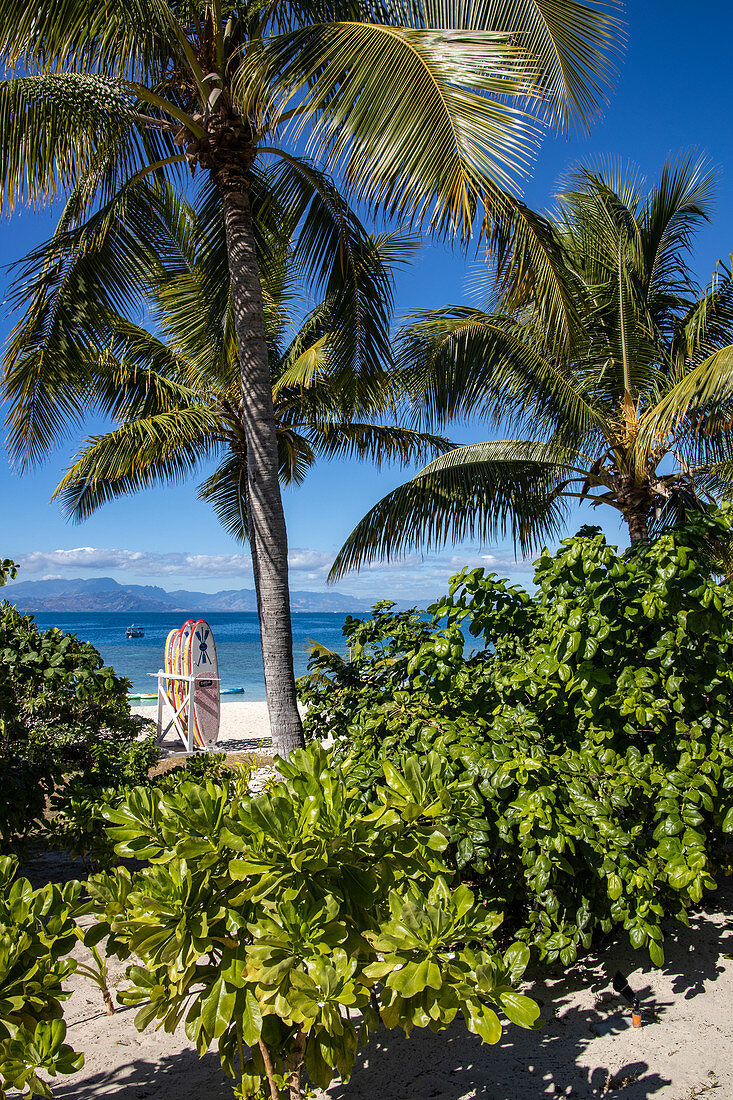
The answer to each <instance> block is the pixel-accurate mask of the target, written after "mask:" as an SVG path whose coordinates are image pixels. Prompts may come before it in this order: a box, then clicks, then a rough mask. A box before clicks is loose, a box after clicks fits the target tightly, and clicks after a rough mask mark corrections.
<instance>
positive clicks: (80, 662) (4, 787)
mask: <svg viewBox="0 0 733 1100" xmlns="http://www.w3.org/2000/svg"><path fill="white" fill-rule="evenodd" d="M14 574H15V568H14V567H13V566H12V563H10V562H9V561H7V560H6V561H5V562H4V563H3V564H2V567H1V568H0V581H2V583H4V582H5V580H6V579H7V577H8V576H13V575H14ZM129 686H130V685H129V681H127V680H125V679H123V678H122V677H119V676H117V675H116V674H115V672H114V670H113V669H111V668H109V667H107V666H105V665H103V663H102V658H101V657H100V655H99V653H98V652H97V650H96V649H95V648H94V647H93V646H92V645H90V644H89V643H86V642H80V641H79V639H78V638H76V637H74V636H73V635H71V634H63V633H62V632H61V631H60V630H56V629H52V630H44V631H41V630H39V629H38V628H37V626H36V624H35V621H34V619H33V617H32V616H30V615H21V614H20V613H19V612H18V610H17V609H16V608H15V607H13V606H12V605H11V604H9V603H7V602H4V603H2V604H0V842H1V843H2V845H3V847H6V848H7V847H8V846H10V845H13V844H15V843H16V842H17V841H18V840H19V839H21V838H22V837H23V836H24V835H25V834H26V833H27V832H28V831H29V830H30V829H31V828H32V827H33V826H34V825H36V824H38V822H39V819H40V818H41V815H42V813H43V810H44V807H45V805H46V801H47V798H48V796H49V795H50V794H51V793H52V791H53V790H54V788H55V787H56V786H58V785H59V784H60V783H61V782H62V781H63V778H64V777H65V776H67V775H69V774H71V773H83V774H84V776H85V781H86V783H87V785H88V786H89V787H100V788H102V787H108V786H120V785H123V784H132V785H134V784H135V783H138V782H140V781H141V780H142V779H143V778H145V777H146V776H147V771H148V769H149V767H150V765H151V763H152V762H153V761H154V760H155V759H157V757H158V755H159V754H158V751H157V750H156V748H155V746H154V743H153V740H152V737H148V738H146V739H144V740H142V741H140V740H138V738H139V735H140V733H141V730H142V729H143V728H144V720H143V719H140V718H136V717H134V716H133V715H131V714H130V706H129V702H128V699H127V691H128V689H129Z"/></svg>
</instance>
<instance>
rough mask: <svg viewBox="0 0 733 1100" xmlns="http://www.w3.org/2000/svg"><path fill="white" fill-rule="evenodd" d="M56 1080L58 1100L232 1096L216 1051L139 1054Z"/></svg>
mask: <svg viewBox="0 0 733 1100" xmlns="http://www.w3.org/2000/svg"><path fill="white" fill-rule="evenodd" d="M57 1080H59V1081H64V1083H63V1084H54V1086H53V1095H54V1100H97V1098H98V1097H102V1096H104V1097H113V1098H114V1100H163V1098H165V1100H232V1097H233V1092H232V1083H231V1081H230V1080H229V1078H228V1077H226V1075H225V1074H224V1071H223V1070H222V1068H221V1066H220V1065H219V1059H218V1057H217V1055H216V1054H215V1053H211V1052H210V1053H209V1054H205V1055H204V1056H203V1058H199V1056H198V1054H197V1053H196V1051H195V1050H193V1049H192V1048H190V1047H187V1048H185V1049H184V1050H182V1051H181V1052H180V1054H167V1055H165V1056H163V1057H162V1058H160V1059H159V1060H157V1061H155V1062H152V1061H147V1060H146V1059H144V1058H138V1059H136V1060H135V1061H134V1062H128V1063H126V1064H124V1065H120V1066H115V1067H114V1068H112V1069H109V1070H105V1071H104V1072H101V1073H95V1074H94V1075H93V1076H91V1077H87V1078H86V1079H83V1071H82V1073H81V1074H77V1075H76V1076H74V1077H69V1078H67V1079H66V1080H64V1079H63V1078H57Z"/></svg>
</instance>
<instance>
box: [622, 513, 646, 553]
mask: <svg viewBox="0 0 733 1100" xmlns="http://www.w3.org/2000/svg"><path fill="white" fill-rule="evenodd" d="M625 518H626V522H627V524H628V525H629V539H630V541H631V545H632V546H636V545H637V544H638V543H640V542H648V541H649V523H648V518H647V512H646V509H641V508H635V509H631V510H630V511H629V512H627V513H626V516H625Z"/></svg>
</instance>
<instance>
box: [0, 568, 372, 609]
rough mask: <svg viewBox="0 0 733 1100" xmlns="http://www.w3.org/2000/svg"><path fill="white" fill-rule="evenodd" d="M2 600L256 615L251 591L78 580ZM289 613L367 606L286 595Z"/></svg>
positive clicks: (338, 598) (35, 586)
mask: <svg viewBox="0 0 733 1100" xmlns="http://www.w3.org/2000/svg"><path fill="white" fill-rule="evenodd" d="M2 596H3V597H4V598H5V599H7V600H8V601H9V602H10V603H13V604H15V606H16V607H17V608H18V610H19V611H29V612H46V611H51V612H54V611H56V612H64V613H68V612H70V611H130V612H133V611H183V612H186V611H191V612H193V611H196V612H199V611H256V610H257V600H256V598H255V593H254V589H252V588H227V589H223V590H222V591H220V592H190V591H188V590H186V589H184V588H178V589H176V590H175V591H173V592H168V591H167V590H166V589H165V588H160V587H158V586H157V585H147V584H120V583H119V582H118V581H116V580H114V579H113V578H112V577H91V578H86V579H82V578H79V579H78V580H48V581H18V582H17V583H15V584H9V585H8V586H7V587H6V588H5V589H3V592H2ZM290 603H291V607H292V610H293V611H337V612H338V611H340V612H344V613H345V612H348V611H368V610H369V609H370V607H371V601H369V600H360V599H359V598H358V597H356V596H348V595H344V594H343V593H341V592H296V591H293V592H291V593H290Z"/></svg>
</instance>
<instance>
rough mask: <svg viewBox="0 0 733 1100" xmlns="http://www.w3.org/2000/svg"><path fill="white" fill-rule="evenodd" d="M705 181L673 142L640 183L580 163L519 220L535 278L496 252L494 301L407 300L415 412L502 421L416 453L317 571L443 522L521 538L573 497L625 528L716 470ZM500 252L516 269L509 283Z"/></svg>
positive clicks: (724, 462) (665, 515)
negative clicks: (499, 429)
mask: <svg viewBox="0 0 733 1100" xmlns="http://www.w3.org/2000/svg"><path fill="white" fill-rule="evenodd" d="M712 187H713V176H712V173H711V172H709V171H707V170H706V168H705V166H704V165H703V164H701V163H694V162H693V160H692V159H691V158H690V157H683V158H680V159H677V160H672V161H669V162H668V163H667V164H666V165H665V167H664V169H663V171H662V173H661V175H660V177H659V180H658V181H657V182H656V183H655V185H654V186H653V187H652V188H651V189H650V190H646V189H645V187H644V184H643V181H642V180H640V179H639V178H638V177H636V176H635V175H634V174H633V173H631V172H622V171H620V170H614V169H610V170H607V171H592V170H590V169H581V170H580V171H579V172H578V173H577V175H576V178H575V186H574V187H573V188H572V189H569V190H568V191H567V192H566V193H564V194H563V195H561V196H560V197H559V200H558V207H557V213H556V215H555V216H554V218H552V219H539V217H537V218H536V221H535V225H536V227H537V238H538V240H539V239H542V241H543V246H544V252H545V255H546V256H547V257H549V261H550V264H551V268H552V276H553V283H554V286H553V289H552V293H547V292H546V291H545V289H544V286H543V287H542V288H540V287H539V284H538V281H537V279H536V278H535V277H534V271H533V267H532V262H531V257H528V256H526V255H524V256H519V255H513V256H507V257H506V259H505V266H504V268H502V267H500V268H499V271H498V276H497V291H498V308H497V309H495V310H494V311H492V312H486V311H482V310H477V309H469V308H460V307H452V308H447V309H444V310H439V311H435V312H432V313H429V314H427V313H423V314H421V315H420V316H419V318H418V320H417V323H415V324H414V325H412V326H411V327H410V328H408V329H406V330H405V331H404V332H403V335H402V356H403V364H404V369H405V374H406V377H407V378H408V380H409V384H410V386H411V387H412V392H413V398H414V402H415V407H416V410H417V412H418V415H419V418H420V419H421V421H422V422H424V423H427V422H429V423H432V424H444V423H446V421H447V420H449V419H450V418H452V417H455V416H466V415H469V414H473V415H477V414H478V415H482V416H485V417H486V418H487V419H488V420H489V421H490V422H493V423H496V424H499V423H501V424H506V423H507V422H509V423H511V426H512V427H513V428H514V429H515V431H516V433H517V436H518V438H516V439H513V440H492V441H490V442H486V443H477V444H471V445H469V446H465V447H459V448H457V449H455V450H454V451H451V452H449V453H448V454H446V455H444V456H442V457H439V458H438V459H436V460H435V461H433V462H432V463H430V465H428V466H427V467H426V468H425V469H424V470H422V471H421V472H420V473H419V474H418V475H417V476H416V477H415V478H413V479H412V481H410V482H408V483H407V484H405V485H403V486H401V487H400V488H398V489H396V490H395V491H394V492H392V493H390V494H389V495H388V496H387V497H385V498H384V499H383V500H382V501H380V502H379V504H377V505H376V507H375V508H373V509H372V511H371V512H370V513H369V514H368V515H367V516H366V517H365V518H364V519H363V520H362V521H361V522H360V523H359V525H358V526H357V527H356V529H355V530H354V531H353V532H352V534H351V535H350V537H349V539H348V541H347V542H346V544H345V546H344V547H343V548H342V550H341V552H340V553H339V556H338V558H337V560H336V563H335V565H334V569H333V573H332V576H338V575H339V574H341V573H343V572H344V571H345V570H346V569H348V568H351V567H354V566H357V565H359V564H360V563H361V562H363V561H366V560H371V559H372V558H374V557H377V556H379V555H384V554H390V553H395V552H397V551H399V550H402V549H404V548H406V547H407V546H410V545H419V544H422V545H426V544H428V545H429V544H430V543H432V544H436V543H439V542H441V541H444V540H445V539H446V538H448V537H450V536H453V537H455V538H462V537H479V538H481V539H484V540H488V539H491V538H495V537H496V536H497V534H500V533H502V534H503V533H505V532H506V531H507V530H510V531H511V532H512V534H513V536H514V539H515V545H517V546H519V547H520V548H521V549H522V551H524V552H528V551H530V550H533V549H535V548H537V547H538V546H539V545H541V543H542V541H543V540H544V539H546V538H548V537H549V536H551V535H554V534H556V533H557V532H558V531H559V529H560V528H561V526H562V524H563V523H564V522H565V520H566V514H567V507H568V505H569V503H570V502H571V501H572V500H587V501H590V502H591V504H593V505H598V504H607V505H610V506H612V507H614V508H616V509H617V510H618V511H619V512H620V513H621V515H622V516H623V517H624V519H625V520H626V522H627V524H628V527H629V533H630V537H631V541H632V542H636V541H639V540H643V539H646V538H648V536H649V534H650V533H651V531H652V530H653V529H654V527H655V526H656V527H659V526H661V525H663V524H665V523H668V522H673V521H674V520H675V519H676V518H678V517H679V516H680V515H681V514H682V513H683V512H684V510H685V509H687V508H690V507H701V506H702V503H703V502H704V501H705V500H707V499H710V498H711V494H715V493H719V492H720V491H721V490H724V489H727V488H730V487H731V485H733V477H732V476H731V475H732V474H733V464H732V463H731V458H733V454H732V450H733V449H732V447H731V433H730V427H729V426H730V414H731V411H733V404H732V403H731V401H732V398H733V393H732V392H731V383H732V382H733V347H731V340H733V281H732V280H731V275H730V272H729V271H728V270H727V269H725V268H723V267H720V268H719V270H718V272H717V273H716V275H715V278H714V279H713V281H712V283H711V285H710V287H709V288H708V289H707V290H705V291H704V292H701V291H700V288H699V287H698V286H697V285H696V284H695V280H694V279H693V277H692V273H691V271H690V267H689V263H688V258H687V256H688V252H689V250H690V246H691V243H692V239H693V236H694V231H695V227H696V226H697V225H699V223H700V222H701V221H703V220H705V219H707V218H708V216H709V204H710V198H711V193H712ZM507 269H512V270H513V272H514V273H515V274H516V272H517V271H519V270H521V272H522V279H517V278H516V277H514V278H513V279H512V283H511V287H510V288H509V289H507V288H506V286H502V280H503V277H504V274H505V271H506V270H507ZM502 307H503V308H502ZM569 319H570V321H569Z"/></svg>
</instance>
